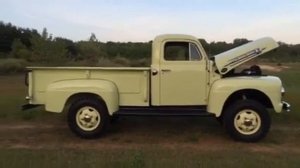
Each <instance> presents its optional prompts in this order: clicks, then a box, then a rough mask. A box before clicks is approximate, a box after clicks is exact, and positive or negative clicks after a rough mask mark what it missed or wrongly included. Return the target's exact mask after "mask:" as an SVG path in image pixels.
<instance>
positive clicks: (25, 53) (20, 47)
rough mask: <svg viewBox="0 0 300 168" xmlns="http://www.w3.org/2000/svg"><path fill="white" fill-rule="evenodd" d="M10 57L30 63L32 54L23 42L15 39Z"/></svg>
mask: <svg viewBox="0 0 300 168" xmlns="http://www.w3.org/2000/svg"><path fill="white" fill-rule="evenodd" d="M10 57H13V58H21V59H24V60H27V61H29V60H30V59H31V52H30V51H29V50H28V49H27V47H26V46H25V45H24V44H23V43H22V42H21V40H20V39H15V40H14V42H13V44H12V50H11V52H10Z"/></svg>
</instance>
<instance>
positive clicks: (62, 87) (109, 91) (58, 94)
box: [45, 79, 119, 115]
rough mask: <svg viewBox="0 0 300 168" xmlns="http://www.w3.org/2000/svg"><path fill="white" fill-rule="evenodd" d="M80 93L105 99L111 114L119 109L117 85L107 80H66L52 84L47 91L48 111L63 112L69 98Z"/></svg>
mask: <svg viewBox="0 0 300 168" xmlns="http://www.w3.org/2000/svg"><path fill="white" fill-rule="evenodd" d="M78 93H92V94H96V95H98V96H99V97H101V98H102V99H103V101H104V102H105V103H106V106H107V110H108V112H109V114H110V115H111V114H113V113H114V112H116V111H118V109H119V93H118V88H117V87H116V85H115V84H114V83H113V82H111V81H107V80H93V79H88V80H84V79H81V80H64V81H58V82H54V83H51V84H50V85H48V87H47V89H46V103H45V107H46V110H47V111H51V112H58V113H59V112H62V111H63V109H64V106H65V104H66V101H67V100H68V98H69V97H71V96H72V95H74V94H78Z"/></svg>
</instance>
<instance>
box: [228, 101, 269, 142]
mask: <svg viewBox="0 0 300 168" xmlns="http://www.w3.org/2000/svg"><path fill="white" fill-rule="evenodd" d="M242 115H244V117H242ZM246 115H247V117H246ZM248 116H249V118H251V117H253V116H255V117H254V118H252V119H248ZM250 116H251V117H250ZM223 117H224V120H223V121H224V127H225V129H226V131H227V132H228V133H229V135H230V136H231V137H232V138H233V139H235V140H237V141H243V142H257V141H259V140H261V139H262V138H264V137H265V136H266V135H267V133H268V132H269V129H270V125H271V118H270V115H269V113H268V111H267V110H266V108H265V107H264V106H263V105H262V104H260V103H259V102H257V101H254V100H239V101H236V102H235V103H234V104H232V105H230V106H229V107H228V108H226V109H225V111H224V113H223ZM243 120H244V122H241V121H243ZM250 120H251V121H250ZM259 121H260V124H257V123H259ZM241 123H242V124H241ZM253 123H255V124H253ZM256 124H257V125H256ZM253 125H256V126H253ZM245 127H247V128H245ZM252 127H254V128H253V130H252V131H251V129H250V130H247V129H249V128H252ZM243 129H244V130H243ZM245 129H246V130H245ZM246 131H249V132H246Z"/></svg>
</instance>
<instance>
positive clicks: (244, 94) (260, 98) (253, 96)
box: [221, 89, 273, 115]
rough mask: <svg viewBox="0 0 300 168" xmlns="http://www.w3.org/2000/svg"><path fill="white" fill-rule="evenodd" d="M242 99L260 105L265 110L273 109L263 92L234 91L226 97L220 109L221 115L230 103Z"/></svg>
mask: <svg viewBox="0 0 300 168" xmlns="http://www.w3.org/2000/svg"><path fill="white" fill-rule="evenodd" d="M243 99H249V100H255V101H257V102H259V103H261V104H262V105H263V106H264V107H266V108H273V104H272V102H271V100H270V98H269V97H268V96H267V95H266V94H265V93H264V92H262V91H260V90H256V89H242V90H238V91H235V92H234V93H232V94H231V95H230V96H228V98H227V99H226V101H225V103H224V105H223V107H222V113H223V111H224V110H225V109H226V108H227V107H228V106H230V105H231V104H232V103H234V102H236V101H238V100H243ZM221 115H222V114H221Z"/></svg>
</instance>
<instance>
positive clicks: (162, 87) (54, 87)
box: [23, 34, 290, 142]
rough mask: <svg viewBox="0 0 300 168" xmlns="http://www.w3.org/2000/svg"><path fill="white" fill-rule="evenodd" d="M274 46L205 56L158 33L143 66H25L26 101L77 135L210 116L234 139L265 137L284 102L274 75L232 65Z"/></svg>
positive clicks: (195, 44)
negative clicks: (166, 118)
mask: <svg viewBox="0 0 300 168" xmlns="http://www.w3.org/2000/svg"><path fill="white" fill-rule="evenodd" d="M277 47H278V44H277V43H276V42H275V41H274V40H273V39H272V38H262V39H259V40H256V41H253V42H250V43H248V44H245V45H242V46H240V47H237V48H234V49H231V50H229V51H226V52H223V53H221V54H218V55H216V56H213V57H210V58H208V56H207V55H206V53H205V51H204V49H203V47H202V45H201V43H200V42H199V40H198V39H197V38H195V37H193V36H189V35H174V34H169V35H160V36H157V37H156V38H155V39H154V41H153V43H152V64H151V67H139V68H134V67H118V68H116V67H106V68H104V67H28V73H27V83H28V95H27V96H26V99H27V100H28V104H27V105H25V106H23V107H24V109H27V108H30V107H32V106H36V105H43V106H45V109H46V111H50V112H56V113H61V112H66V113H68V124H69V127H70V129H71V130H72V131H73V132H74V133H75V134H76V135H78V136H80V137H83V138H94V137H98V136H101V135H102V134H103V132H104V131H105V129H106V127H107V126H108V122H109V120H110V119H111V118H115V117H117V116H122V115H177V116H180V115H189V116H208V115H209V116H213V117H216V118H217V119H218V120H219V121H220V122H221V123H222V124H223V125H224V127H225V129H226V130H227V131H228V133H229V135H230V136H231V137H232V138H234V139H235V140H239V141H246V142H256V141H258V140H260V139H262V138H263V137H265V136H266V134H267V132H268V131H269V128H270V123H271V122H270V121H271V118H270V116H269V112H268V111H267V109H273V111H275V112H277V113H280V112H281V111H283V110H285V111H289V108H290V105H289V104H288V103H286V102H284V101H282V95H283V92H284V88H283V86H282V82H281V80H280V79H279V78H278V77H274V76H268V75H264V74H262V73H261V69H260V68H259V66H256V65H255V66H252V67H250V68H249V69H245V70H244V71H242V72H239V73H237V72H235V68H236V67H238V66H239V65H241V64H243V63H245V62H247V61H249V60H251V59H253V58H256V57H258V56H259V55H262V54H264V53H266V52H268V51H271V50H273V49H275V48H277Z"/></svg>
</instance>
